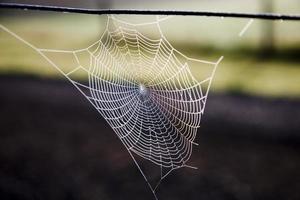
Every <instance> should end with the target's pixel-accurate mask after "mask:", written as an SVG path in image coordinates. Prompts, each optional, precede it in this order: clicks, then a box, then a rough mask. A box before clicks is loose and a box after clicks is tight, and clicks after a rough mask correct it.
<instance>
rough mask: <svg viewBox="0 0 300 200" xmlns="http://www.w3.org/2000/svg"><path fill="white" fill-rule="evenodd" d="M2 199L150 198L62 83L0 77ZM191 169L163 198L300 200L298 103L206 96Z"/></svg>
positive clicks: (116, 146) (124, 157) (169, 184)
mask: <svg viewBox="0 0 300 200" xmlns="http://www.w3.org/2000/svg"><path fill="white" fill-rule="evenodd" d="M0 111H1V114H0V124H1V129H0V130H1V134H0V199H3V200H6V199H10V200H29V199H42V200H50V199H51V200H52V199H53V200H58V199H70V200H73V199H78V200H79V199H80V200H93V199H97V200H100V199H101V200H106V199H112V200H115V199H153V196H152V194H151V192H150V190H149V189H148V187H147V185H146V184H145V182H144V180H143V178H142V176H141V175H140V173H139V171H138V170H137V168H136V167H135V165H134V164H133V162H132V160H131V158H130V157H129V155H128V153H127V151H126V149H125V148H124V147H123V146H122V144H121V142H120V141H119V139H118V138H117V136H116V135H115V134H114V133H113V132H112V130H111V129H110V127H109V126H108V125H107V124H106V122H105V121H104V120H103V119H102V118H101V116H100V115H99V114H98V113H97V112H96V111H95V110H94V109H93V108H92V106H91V105H90V104H89V103H88V102H87V101H86V100H85V99H84V98H83V97H82V96H81V95H80V93H79V92H78V91H77V90H75V89H74V88H73V86H72V85H71V84H69V83H67V82H64V81H58V80H49V79H38V78H33V77H16V76H0ZM196 142H198V143H199V144H200V145H199V146H198V147H196V148H195V149H194V153H193V156H192V159H191V164H192V165H194V166H198V168H199V169H198V170H192V169H180V170H178V171H175V172H174V173H172V174H171V175H170V176H169V177H168V178H167V179H166V181H164V182H163V183H162V185H161V187H160V188H159V190H158V197H159V198H160V199H161V200H183V199H188V200H192V199H201V200H222V199H243V200H244V199H245V200H251V199H255V200H257V199H262V200H268V199H270V200H271V199H272V200H277V199H278V200H279V199H283V200H287V199H291V200H292V199H294V200H298V199H300V190H299V188H300V172H299V169H300V100H284V99H282V100H280V99H277V100H272V99H262V98H257V97H248V96H239V95H225V94H214V95H210V97H209V100H208V104H207V109H206V113H205V115H204V118H203V121H202V127H201V128H200V130H199V134H198V137H197V141H196Z"/></svg>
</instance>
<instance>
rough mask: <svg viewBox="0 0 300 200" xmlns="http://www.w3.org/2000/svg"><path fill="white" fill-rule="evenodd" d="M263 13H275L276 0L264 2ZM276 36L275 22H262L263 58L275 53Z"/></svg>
mask: <svg viewBox="0 0 300 200" xmlns="http://www.w3.org/2000/svg"><path fill="white" fill-rule="evenodd" d="M260 4H261V12H263V13H273V11H274V0H262V1H260ZM274 42H275V35H274V22H273V21H267V20H263V21H262V22H261V42H260V43H261V47H260V48H261V53H260V54H261V56H263V57H265V56H269V55H271V54H272V53H274V50H275V46H274Z"/></svg>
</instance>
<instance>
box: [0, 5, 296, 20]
mask: <svg viewBox="0 0 300 200" xmlns="http://www.w3.org/2000/svg"><path fill="white" fill-rule="evenodd" d="M0 8H8V9H22V10H39V11H53V12H64V13H81V14H94V15H104V14H115V15H180V16H207V17H231V18H252V19H265V20H300V15H285V14H276V13H235V12H209V11H187V10H136V9H86V8H72V7H59V6H44V5H30V4H18V3H0Z"/></svg>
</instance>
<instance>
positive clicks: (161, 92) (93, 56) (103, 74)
mask: <svg viewBox="0 0 300 200" xmlns="http://www.w3.org/2000/svg"><path fill="white" fill-rule="evenodd" d="M167 18H168V17H167ZM167 18H163V19H160V18H159V17H157V18H156V21H154V22H149V23H142V24H132V23H128V22H126V21H122V20H120V19H118V18H116V17H114V16H108V21H107V24H106V29H105V31H104V33H103V34H102V36H101V38H100V39H99V40H98V41H96V42H95V43H94V44H92V45H90V46H89V47H87V48H84V49H79V50H75V51H66V50H55V49H40V48H37V47H35V46H33V45H32V44H30V43H29V42H27V41H25V40H24V39H22V38H21V37H19V36H18V35H16V34H15V33H13V32H11V31H10V30H9V29H7V28H6V27H4V26H2V25H0V28H2V29H3V30H5V31H7V32H8V33H10V34H11V35H13V36H14V37H16V38H17V39H19V40H21V41H22V42H24V43H25V44H27V45H28V46H30V47H32V48H33V49H34V50H36V51H37V52H38V53H39V54H40V55H41V56H43V57H44V58H45V59H46V60H47V61H48V62H49V63H50V64H51V65H52V66H54V67H55V68H56V69H57V70H59V71H60V72H61V73H62V74H63V75H64V76H65V77H66V78H67V79H68V80H69V81H70V82H71V83H72V84H73V85H74V86H75V87H76V88H77V89H78V90H79V91H80V92H81V93H82V94H83V95H84V96H85V97H86V98H87V99H88V100H89V102H90V103H91V104H92V105H93V107H94V108H95V109H97V111H98V112H99V113H100V114H101V115H102V117H103V118H104V119H105V120H106V121H107V123H108V124H109V125H110V126H111V128H112V129H113V130H114V132H115V133H116V134H117V136H118V137H119V138H120V140H121V141H122V143H123V144H124V146H125V147H126V149H127V150H128V152H129V154H130V156H131V157H132V159H133V161H134V162H135V164H136V165H137V167H138V169H139V171H140V172H141V174H142V175H143V177H144V179H145V180H146V181H147V183H148V185H149V187H150V189H151V191H152V193H153V194H154V196H155V198H156V199H157V197H156V193H155V190H156V189H157V187H158V185H159V183H160V182H161V180H163V179H164V178H165V177H166V176H167V175H168V174H169V173H170V172H172V171H173V170H175V169H178V168H181V167H190V168H195V167H192V166H190V165H188V164H187V162H188V160H189V158H190V157H191V154H192V148H193V145H197V144H196V143H195V142H194V140H195V137H196V133H197V129H198V128H199V127H200V121H201V118H202V115H203V112H204V109H205V105H206V100H207V95H208V91H209V88H210V85H211V81H212V78H213V76H214V73H215V70H216V67H217V66H218V64H219V62H220V61H221V60H222V58H223V57H220V59H219V60H218V61H216V62H210V61H206V60H199V59H192V58H189V57H187V56H185V55H183V54H182V53H180V52H179V51H178V50H176V49H175V48H174V47H173V46H172V45H171V44H170V43H169V42H168V40H167V39H166V38H165V36H164V35H163V33H162V30H161V28H160V22H161V21H163V20H166V19H167ZM145 28H150V30H152V32H153V30H155V31H156V32H157V33H156V36H154V35H151V36H148V35H147V34H146V31H143V30H144V29H145ZM66 59H68V60H70V61H71V63H69V64H66V63H63V62H62V61H63V60H66ZM190 66H197V67H201V68H206V69H207V72H206V73H204V74H203V76H202V77H203V78H202V79H201V80H200V81H199V80H196V78H195V77H194V76H193V74H192V72H191V69H190ZM77 73H80V74H85V75H86V78H87V80H88V82H84V81H78V80H77V79H76V74H77ZM135 156H139V157H141V158H144V159H146V160H149V161H150V162H152V163H153V164H155V165H156V166H158V167H160V170H161V173H160V178H159V181H158V182H156V183H155V184H154V185H152V184H150V182H149V181H148V177H147V176H146V174H145V173H144V171H143V170H142V168H141V167H140V165H139V163H138V161H137V160H136V158H135Z"/></svg>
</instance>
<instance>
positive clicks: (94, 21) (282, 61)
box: [0, 0, 300, 98]
mask: <svg viewBox="0 0 300 200" xmlns="http://www.w3.org/2000/svg"><path fill="white" fill-rule="evenodd" d="M289 1H293V0H289ZM218 2H219V1H218ZM166 3H167V2H166ZM194 3H195V4H196V3H197V2H194ZM202 4H203V5H207V6H206V7H205V6H204V8H210V6H212V5H217V4H216V3H215V2H214V3H208V2H206V3H202ZM128 5H129V4H128ZM149 5H150V4H149ZM163 5H164V4H161V6H162V8H164V7H163ZM189 5H193V4H189ZM208 5H209V6H208ZM221 5H225V1H222V3H221V2H220V3H218V8H221V7H222V6H221ZM243 5H246V4H245V3H244V4H243ZM284 5H285V6H286V4H284ZM117 7H119V8H120V7H122V5H121V4H118V6H117ZM227 7H228V6H224V9H223V10H228V9H227ZM252 7H255V9H254V8H253V10H258V7H259V4H258V3H257V2H256V4H253V5H252ZM252 7H251V6H250V7H249V8H250V11H252V10H251V9H252ZM278 7H279V8H282V7H280V6H278V2H277V4H276V5H275V8H277V10H279V11H280V9H278ZM290 7H292V6H290ZM125 8H126V6H125ZM215 8H216V7H215ZM182 9H185V7H184V6H182ZM243 9H244V8H241V10H240V11H243ZM293 9H295V8H293ZM293 9H292V10H293ZM215 10H216V9H215ZM232 10H233V11H234V10H235V9H232ZM17 13H19V14H17ZM21 13H22V15H20V14H21ZM37 13H38V14H37ZM127 18H128V20H129V21H130V20H132V19H133V18H135V19H136V18H137V17H127ZM139 20H151V18H150V19H149V17H148V18H147V17H143V19H142V18H139ZM105 21H106V17H100V16H91V15H75V14H53V13H51V14H49V13H41V12H25V13H24V12H22V11H18V12H15V13H14V15H13V16H8V15H3V16H1V19H0V23H1V24H3V25H5V26H7V27H8V28H9V29H11V30H12V31H14V32H16V33H17V34H18V35H20V36H21V37H23V38H24V39H26V40H27V41H29V42H30V43H32V44H34V45H35V46H37V47H39V48H50V49H65V50H75V49H80V48H84V47H87V46H88V45H90V44H91V43H92V42H94V41H96V40H98V39H99V37H100V36H101V33H102V32H103V30H104V27H105ZM246 23H247V19H227V18H226V19H220V18H206V17H173V18H171V19H169V20H166V21H164V22H162V23H161V27H162V31H163V32H164V34H165V36H166V38H168V39H169V40H170V41H171V43H172V44H173V45H174V47H175V48H177V49H178V50H180V51H182V52H183V53H184V54H186V55H188V56H189V57H194V58H199V59H204V60H210V61H216V60H217V59H218V58H219V57H220V56H222V55H223V56H224V60H223V61H222V62H221V64H220V66H219V68H218V70H217V73H216V77H215V80H214V82H213V84H212V90H215V91H219V92H234V93H250V94H255V95H263V96H277V97H291V98H292V97H300V66H299V64H300V36H299V31H300V23H299V22H280V21H278V22H267V21H260V20H255V21H254V23H253V24H252V25H251V27H250V28H249V30H247V31H246V33H245V35H244V36H243V37H238V34H239V31H240V30H241V29H242V28H243V27H244V25H245V24H246ZM265 23H273V25H274V27H273V28H274V41H273V42H274V50H273V51H272V52H270V53H268V54H265V52H262V50H261V49H263V48H262V45H263V42H264V41H262V40H261V38H262V35H264V33H263V32H262V30H263V29H262V28H261V27H262V26H264V24H265ZM0 47H1V48H0V73H18V74H33V75H38V76H54V77H57V76H58V77H61V76H60V75H59V74H58V72H56V71H55V69H53V67H51V66H50V65H49V64H48V63H47V62H46V61H45V60H44V59H43V58H41V56H39V55H38V54H37V53H36V52H34V51H33V50H32V49H30V48H29V47H27V46H26V45H24V44H22V43H21V42H20V41H18V40H16V39H15V38H13V37H12V36H10V35H9V34H7V33H6V32H4V31H3V30H0ZM194 72H196V73H195V76H196V77H197V74H199V73H197V69H194ZM199 72H200V71H199ZM78 78H80V76H78Z"/></svg>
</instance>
